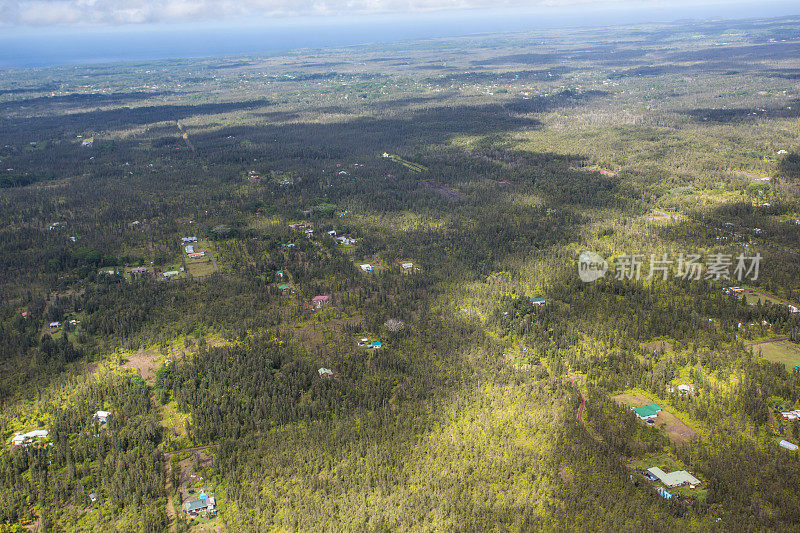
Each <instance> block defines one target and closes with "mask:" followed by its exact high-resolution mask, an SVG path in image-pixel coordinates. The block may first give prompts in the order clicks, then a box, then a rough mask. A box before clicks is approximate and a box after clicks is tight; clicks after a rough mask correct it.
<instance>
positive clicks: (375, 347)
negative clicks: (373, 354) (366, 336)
mask: <svg viewBox="0 0 800 533" xmlns="http://www.w3.org/2000/svg"><path fill="white" fill-rule="evenodd" d="M382 347H383V343H382V342H381V341H375V342H371V343H369V344H368V345H367V348H368V349H370V350H378V349H380V348H382Z"/></svg>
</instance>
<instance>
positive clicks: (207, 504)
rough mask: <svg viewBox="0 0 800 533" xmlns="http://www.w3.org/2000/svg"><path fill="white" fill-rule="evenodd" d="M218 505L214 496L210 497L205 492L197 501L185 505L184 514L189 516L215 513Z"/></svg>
mask: <svg viewBox="0 0 800 533" xmlns="http://www.w3.org/2000/svg"><path fill="white" fill-rule="evenodd" d="M216 503H217V502H216V500H215V499H214V496H208V495H207V494H206V493H205V491H201V492H200V495H199V496H198V497H197V499H196V500H194V501H191V502H186V503H184V504H183V512H184V513H185V514H187V515H189V516H192V515H195V516H197V514H199V513H206V512H210V513H215V512H216V511H217V508H216Z"/></svg>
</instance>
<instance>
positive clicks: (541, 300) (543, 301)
mask: <svg viewBox="0 0 800 533" xmlns="http://www.w3.org/2000/svg"><path fill="white" fill-rule="evenodd" d="M529 301H530V302H531V303H532V304H533V305H540V306H541V305H544V304H546V303H547V300H546V299H544V298H542V297H539V298H531V299H530V300H529Z"/></svg>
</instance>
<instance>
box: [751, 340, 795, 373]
mask: <svg viewBox="0 0 800 533" xmlns="http://www.w3.org/2000/svg"><path fill="white" fill-rule="evenodd" d="M753 352H754V353H756V354H758V353H761V355H762V357H764V359H767V360H768V361H772V362H773V363H782V364H783V365H784V366H786V369H787V370H789V371H791V370H792V367H794V366H795V365H800V345H798V344H797V343H794V342H791V341H788V340H785V341H776V342H766V343H763V344H758V345H756V346H753Z"/></svg>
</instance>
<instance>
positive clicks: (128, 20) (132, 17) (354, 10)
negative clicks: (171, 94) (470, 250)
mask: <svg viewBox="0 0 800 533" xmlns="http://www.w3.org/2000/svg"><path fill="white" fill-rule="evenodd" d="M608 1H609V0H216V1H215V0H0V24H3V25H18V24H26V25H34V26H37V25H39V26H47V25H53V24H67V25H100V24H141V23H173V22H194V21H203V20H223V19H231V18H266V17H282V16H297V15H349V14H371V13H392V12H399V13H409V12H416V11H433V10H446V9H470V8H499V7H536V6H554V5H558V6H563V5H572V4H586V3H598V2H608ZM611 1H614V0H611ZM617 1H626V0H617ZM639 1H640V2H651V1H657V0H639Z"/></svg>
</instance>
